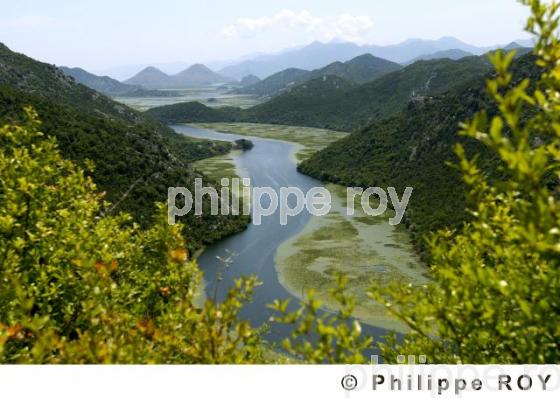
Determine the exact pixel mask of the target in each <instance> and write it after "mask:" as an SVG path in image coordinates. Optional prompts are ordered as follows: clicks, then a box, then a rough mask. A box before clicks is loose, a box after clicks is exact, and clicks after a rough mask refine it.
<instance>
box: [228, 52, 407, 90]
mask: <svg viewBox="0 0 560 398" xmlns="http://www.w3.org/2000/svg"><path fill="white" fill-rule="evenodd" d="M401 68H402V66H401V65H399V64H397V63H394V62H391V61H387V60H385V59H382V58H378V57H374V56H373V55H371V54H363V55H360V56H358V57H356V58H352V59H351V60H349V61H346V62H339V61H337V62H333V63H331V64H328V65H327V66H325V67H323V68H320V69H315V70H312V71H306V70H303V69H297V68H289V69H285V70H283V71H281V72H278V73H275V74H273V75H271V76H269V77H267V78H266V79H264V80H262V81H259V82H257V83H255V84H252V85H250V86H247V87H243V88H241V89H238V90H237V92H238V93H240V94H254V95H259V96H274V95H278V94H281V93H283V92H286V91H289V90H291V89H293V88H294V87H297V86H299V85H301V84H304V83H306V82H309V81H311V80H314V79H318V78H322V77H324V76H338V77H340V78H343V79H346V80H348V81H351V82H353V83H357V84H363V83H367V82H370V81H373V80H375V79H377V78H379V77H381V76H383V75H385V74H387V73H390V72H394V71H396V70H399V69H401Z"/></svg>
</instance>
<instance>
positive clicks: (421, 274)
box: [172, 123, 428, 342]
mask: <svg viewBox="0 0 560 398" xmlns="http://www.w3.org/2000/svg"><path fill="white" fill-rule="evenodd" d="M172 127H173V128H174V129H175V131H177V132H180V133H182V134H186V135H188V136H191V137H195V138H209V139H214V140H225V141H233V140H235V139H237V138H238V137H239V136H244V137H248V138H249V139H250V140H251V141H252V142H254V143H255V147H254V148H253V149H251V150H249V151H246V152H239V151H236V152H234V153H231V154H229V155H223V156H218V157H215V158H209V159H205V160H201V161H198V162H197V163H195V166H197V167H199V169H200V170H201V171H202V172H204V173H205V174H206V173H207V174H206V175H208V176H212V178H216V179H218V178H222V177H227V178H231V177H232V176H234V175H236V174H237V175H241V176H242V177H250V178H251V182H252V184H253V185H254V186H272V187H274V189H278V188H279V185H278V184H281V186H295V187H300V188H301V189H303V190H304V191H307V190H308V189H310V187H314V186H322V184H320V183H319V182H318V181H316V180H313V179H309V178H307V177H305V176H303V175H301V174H298V173H297V171H296V162H298V161H299V160H301V159H305V158H307V157H308V156H310V155H311V154H313V153H315V152H316V151H318V150H320V149H321V148H323V147H325V146H326V145H328V144H329V143H332V142H335V141H337V140H338V139H340V138H341V137H343V136H346V135H347V134H346V133H337V132H330V131H324V130H318V129H312V128H298V127H291V126H273V125H259V124H236V123H231V124H204V125H197V126H196V127H193V126H184V125H173V126H172ZM307 136H309V137H310V139H309V140H305V137H307ZM305 142H307V143H309V144H308V145H305V144H304V143H305ZM326 187H327V188H328V189H329V191H330V192H331V195H332V198H333V201H332V210H331V211H330V212H329V214H328V215H326V216H324V217H314V216H310V215H308V214H301V215H298V216H296V217H295V218H293V219H292V218H290V219H289V222H288V225H286V226H281V225H279V224H278V223H277V222H275V221H274V220H273V218H274V216H273V217H271V218H270V219H265V220H263V224H262V225H259V226H255V225H252V224H250V225H249V227H248V228H247V229H246V230H245V231H243V232H241V233H239V234H236V235H234V236H232V237H230V238H227V239H225V240H223V241H220V242H218V243H216V244H214V245H211V246H209V247H207V248H206V249H205V250H204V252H203V253H202V254H201V255H200V256H199V257H198V262H199V265H200V266H201V268H202V269H203V271H204V274H205V282H206V295H207V296H210V297H211V295H212V294H213V293H214V292H215V291H216V289H219V292H220V291H222V289H224V290H225V288H226V286H229V285H230V284H231V283H233V280H234V279H235V278H237V277H239V276H240V275H243V274H248V273H255V274H256V275H257V276H258V277H259V279H260V280H261V281H262V282H263V286H262V288H260V289H258V290H257V292H256V295H257V296H256V300H255V301H254V302H253V303H251V304H250V305H249V306H248V309H247V312H246V316H247V317H249V319H251V321H252V322H255V324H258V323H259V322H264V321H266V319H267V318H266V317H267V314H269V315H270V313H269V312H268V310H267V309H266V303H267V300H268V299H269V298H270V297H272V295H275V296H276V297H281V298H287V297H291V299H292V301H293V302H296V301H297V299H303V298H304V297H303V294H305V292H307V291H308V290H309V289H313V290H315V291H316V292H317V295H318V298H320V299H321V300H322V301H323V302H324V309H325V310H327V311H335V310H337V309H338V306H337V304H336V303H335V302H334V301H333V300H332V298H330V297H329V294H328V292H329V290H330V289H332V288H333V287H334V280H335V279H334V278H335V275H336V274H337V273H338V272H344V273H346V274H347V275H348V276H349V277H350V281H351V282H350V287H349V293H350V294H351V295H352V296H354V297H355V298H356V300H357V307H356V311H355V314H354V315H355V317H356V318H359V319H360V320H361V321H362V322H364V324H366V325H370V327H371V326H374V327H376V328H382V329H391V330H398V331H400V332H404V331H406V327H405V326H404V325H403V324H402V323H401V322H399V321H397V320H395V319H394V318H392V317H391V316H389V315H388V314H387V313H386V311H385V308H384V307H383V306H381V305H379V304H377V303H376V302H374V301H372V300H371V299H369V298H368V297H367V291H368V288H369V287H371V285H372V284H374V283H376V284H380V285H386V284H388V283H391V282H401V283H407V284H408V283H410V284H418V285H419V284H423V283H426V282H427V281H428V276H427V268H426V267H425V265H423V264H422V263H421V262H420V261H419V259H418V257H417V256H416V254H415V252H414V249H413V246H412V245H411V243H410V240H409V238H408V234H407V231H406V229H404V228H403V227H402V226H401V227H392V226H390V225H389V224H388V218H389V217H390V216H391V215H390V214H387V215H386V216H384V217H371V216H367V215H366V214H364V213H363V212H362V211H361V210H359V209H358V208H359V206H357V212H356V214H355V215H354V216H347V215H346V203H345V200H346V191H345V188H344V187H342V186H339V185H334V184H328V185H327V186H326ZM356 200H359V199H357V198H356ZM247 242H251V244H248V245H247ZM358 253H359V254H358ZM227 258H229V260H230V262H228V263H227V266H226V267H224V265H223V264H222V263H221V261H220V259H227ZM255 263H256V264H257V265H253V264H255ZM218 275H219V276H218ZM218 280H221V281H220V282H218ZM261 290H262V291H261ZM219 292H218V294H221V293H219ZM294 304H295V303H293V304H292V305H294ZM269 315H268V316H269ZM364 327H367V326H364ZM276 328H277V326H273V327H272V331H271V332H270V335H269V336H268V338H270V339H271V340H272V341H275V342H278V339H279V338H280V336H285V331H282V329H279V330H277V329H276ZM371 331H372V332H373V331H375V329H371Z"/></svg>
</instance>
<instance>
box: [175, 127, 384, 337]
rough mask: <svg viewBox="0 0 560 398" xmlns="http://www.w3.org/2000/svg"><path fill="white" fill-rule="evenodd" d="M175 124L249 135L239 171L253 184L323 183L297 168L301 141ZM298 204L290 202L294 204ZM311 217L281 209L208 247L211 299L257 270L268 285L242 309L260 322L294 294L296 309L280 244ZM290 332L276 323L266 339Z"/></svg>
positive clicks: (377, 331)
mask: <svg viewBox="0 0 560 398" xmlns="http://www.w3.org/2000/svg"><path fill="white" fill-rule="evenodd" d="M171 127H173V128H174V129H175V131H177V132H179V133H181V134H185V135H188V136H190V137H195V138H205V139H211V140H222V141H234V140H236V139H239V138H249V139H250V140H251V141H252V142H253V143H254V147H253V149H251V150H249V151H245V152H243V153H241V154H240V155H239V156H238V157H236V159H235V161H236V163H237V164H236V166H237V168H238V170H241V173H242V175H243V176H244V177H250V178H251V184H252V186H254V187H265V186H266V187H272V188H273V189H274V190H276V191H278V190H279V189H280V187H282V186H284V187H288V186H289V187H298V188H300V189H301V190H302V191H303V192H307V191H308V190H309V189H311V188H313V187H318V186H322V184H321V183H320V182H319V181H317V180H315V179H313V178H310V177H307V176H305V175H303V174H300V173H298V172H297V169H296V164H295V162H294V152H295V151H296V150H297V147H296V145H295V144H292V143H288V142H285V141H277V140H270V139H262V138H258V137H247V136H241V135H235V134H225V133H218V132H215V131H212V130H205V129H199V128H195V127H191V126H185V125H174V126H171ZM291 199H293V197H292V198H291ZM263 205H264V204H263ZM293 205H294V204H293V203H290V206H293ZM311 217H312V216H311V215H310V214H309V213H308V212H307V211H303V212H301V213H300V214H299V215H297V216H294V217H289V218H288V223H287V225H281V224H280V222H279V215H278V212H277V213H276V214H274V215H272V216H269V217H264V218H263V219H262V223H261V225H258V226H257V225H254V224H250V225H249V227H248V228H247V229H246V230H245V231H243V232H241V233H238V234H236V235H234V236H231V237H229V238H226V239H224V240H222V241H220V242H217V243H215V244H213V245H212V246H210V247H208V248H206V249H205V251H204V252H203V253H202V254H201V256H200V257H199V258H198V264H199V266H200V268H201V269H202V271H203V273H204V279H205V282H206V294H207V296H208V297H210V298H213V297H214V296H216V298H217V299H218V300H221V299H223V298H224V295H225V294H226V293H227V289H228V288H229V287H231V286H232V284H233V282H234V281H235V279H237V278H239V277H241V276H243V275H251V274H254V275H256V276H257V277H258V278H259V280H260V281H261V282H262V283H263V285H262V286H260V287H259V288H257V289H256V291H255V295H254V298H253V300H252V302H251V303H249V304H247V305H246V306H245V307H244V308H243V310H242V312H241V316H242V317H243V318H245V319H247V320H249V321H250V322H251V324H252V325H254V326H259V325H262V324H263V323H266V322H268V321H269V319H270V316H271V315H272V311H271V310H270V309H269V308H267V305H268V304H270V303H272V302H273V301H274V300H275V299H280V300H284V299H287V298H289V299H291V307H290V308H291V309H294V308H296V307H297V306H298V303H299V300H298V298H296V297H295V296H293V295H292V294H290V292H288V291H287V290H286V289H285V288H284V286H282V284H280V282H279V278H278V274H277V270H276V267H275V255H276V252H277V249H278V247H279V246H280V245H281V244H282V243H283V242H285V241H287V240H288V239H290V238H292V237H294V236H295V235H297V234H298V233H300V232H301V231H302V230H303V229H304V227H305V226H306V224H307V223H308V222H309V221H310V219H311ZM231 254H233V256H231ZM230 256H231V258H232V260H233V262H232V264H231V265H229V266H228V267H226V268H225V267H224V265H223V261H222V260H220V258H222V259H223V258H227V257H230ZM220 274H222V280H221V281H219V282H218V280H219V279H220V278H219V275H220ZM362 330H363V332H364V333H365V334H367V335H370V336H373V337H375V338H379V337H381V336H383V335H385V334H386V333H387V330H386V329H383V328H378V327H374V326H371V325H368V324H363V323H362ZM289 333H290V327H288V326H286V325H279V324H276V323H272V324H270V329H269V330H268V331H267V333H266V335H265V339H266V340H267V341H269V342H271V343H278V342H280V341H281V340H282V339H283V338H285V337H287V336H289Z"/></svg>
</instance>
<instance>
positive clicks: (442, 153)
mask: <svg viewBox="0 0 560 398" xmlns="http://www.w3.org/2000/svg"><path fill="white" fill-rule="evenodd" d="M514 71H515V76H517V79H520V78H521V77H527V76H534V75H536V71H535V68H534V66H533V60H532V58H531V57H530V56H526V57H523V58H521V59H519V60H517V61H516V62H515V65H514ZM484 86H485V84H484V79H483V78H476V79H474V80H471V81H470V82H465V83H464V84H463V85H462V86H461V87H458V88H457V89H455V90H453V91H450V92H447V93H445V94H442V95H440V96H436V97H434V98H430V99H426V100H424V101H422V102H412V103H410V105H409V106H408V108H407V109H406V110H405V111H404V112H402V113H400V114H398V115H395V116H393V117H391V118H389V119H387V120H383V121H379V122H377V123H375V124H373V125H371V126H370V127H368V128H366V129H364V130H361V131H358V132H355V133H353V134H351V135H349V136H348V137H345V138H343V139H342V140H340V141H337V142H335V143H333V144H331V145H330V146H328V147H327V148H325V149H323V150H322V151H319V152H317V153H316V154H314V155H313V156H311V157H310V158H309V159H308V160H306V161H304V162H302V163H301V164H300V166H299V170H300V171H301V172H303V173H305V174H308V175H310V176H313V177H316V178H318V179H321V180H324V181H332V182H337V183H340V184H344V185H348V186H363V187H370V186H380V187H388V186H393V187H395V188H396V189H397V192H403V191H404V189H405V187H407V186H410V187H413V189H414V192H413V195H412V199H411V201H410V203H409V206H408V208H407V211H406V215H405V224H407V226H408V227H409V228H410V230H411V232H412V234H413V238H414V240H415V242H416V243H417V244H418V247H419V249H420V250H422V249H423V242H422V240H421V237H422V236H425V234H426V233H427V232H429V231H435V230H437V229H440V228H441V227H444V226H451V227H453V226H457V225H458V224H459V223H461V222H462V221H464V220H465V219H466V218H467V214H466V212H465V210H464V209H465V208H466V203H465V188H464V186H463V183H462V180H461V178H460V175H459V172H458V171H457V170H455V169H454V168H451V167H448V166H446V165H445V162H448V161H452V162H454V161H455V159H456V157H455V155H454V153H453V147H454V145H455V144H456V143H457V142H461V143H463V145H465V147H466V149H467V151H468V152H469V153H470V154H471V155H472V154H477V155H478V156H480V161H481V164H482V166H483V167H484V168H485V170H486V171H487V172H488V173H490V174H491V175H494V176H495V177H498V176H499V174H498V173H497V172H496V170H495V169H496V168H495V167H494V166H493V157H491V156H490V155H489V154H488V152H487V151H486V150H485V148H483V147H482V146H480V145H478V144H477V143H475V142H474V141H473V140H470V139H464V138H461V137H459V136H458V135H457V130H458V125H459V123H460V122H462V121H464V120H466V119H467V118H469V117H472V115H473V114H474V112H475V111H477V110H479V109H487V110H488V111H489V112H490V113H492V112H495V109H494V107H493V106H492V105H491V103H490V101H489V100H488V99H487V96H486V93H485V88H484Z"/></svg>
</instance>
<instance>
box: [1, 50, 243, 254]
mask: <svg viewBox="0 0 560 398" xmlns="http://www.w3.org/2000/svg"><path fill="white" fill-rule="evenodd" d="M29 105H31V106H32V107H34V108H35V109H36V110H37V112H38V114H39V118H40V119H41V120H42V121H43V124H42V130H43V131H44V132H45V133H46V134H49V135H52V136H55V137H56V138H57V141H58V143H59V145H60V147H61V150H62V152H63V154H64V156H65V157H67V158H70V159H73V160H75V161H77V162H79V163H81V164H83V163H84V161H85V159H89V160H91V161H93V163H94V165H95V168H94V171H93V172H92V177H93V179H94V181H95V182H96V184H97V185H98V188H99V189H100V190H101V191H105V192H106V197H107V199H108V200H109V201H111V202H112V203H114V204H115V205H116V208H115V211H119V210H125V211H127V212H130V213H131V214H132V215H133V216H134V218H135V219H136V220H137V221H139V222H141V223H144V224H148V223H149V221H150V219H151V214H152V213H153V211H154V210H155V207H154V202H156V201H160V202H162V201H165V200H166V199H167V188H168V187H169V186H187V187H192V186H193V181H194V178H195V176H197V174H196V172H195V171H194V170H193V169H192V167H191V166H190V162H191V161H192V160H194V159H198V158H202V157H207V156H210V155H213V154H217V153H224V152H226V151H228V150H229V145H228V144H221V143H212V142H209V141H200V140H193V139H189V138H186V137H184V136H181V135H178V134H175V133H174V132H173V131H172V130H171V129H169V128H168V127H166V126H164V125H162V124H161V123H159V122H157V121H155V120H152V119H150V118H148V117H146V116H145V115H142V114H141V113H139V112H136V111H134V110H132V109H130V108H128V107H126V106H124V105H121V104H118V103H116V102H114V101H112V100H111V99H109V98H107V97H105V96H104V95H102V94H100V93H98V92H96V91H94V90H92V89H90V88H88V87H86V86H83V85H81V84H78V83H75V82H74V80H73V79H71V78H69V77H68V76H66V75H65V74H64V73H63V72H62V71H61V70H59V69H57V68H56V67H54V66H52V65H49V64H45V63H41V62H38V61H35V60H33V59H31V58H29V57H26V56H25V55H22V54H18V53H15V52H12V51H10V50H9V49H8V48H7V47H6V46H4V45H1V44H0V123H2V124H5V123H9V122H11V121H17V120H19V119H20V118H21V117H23V107H24V106H29ZM186 221H187V227H188V229H189V234H190V236H191V243H193V245H197V244H200V243H205V242H211V241H213V240H215V239H218V238H220V237H222V236H224V235H226V234H229V233H231V232H233V231H235V230H238V229H239V228H242V227H243V226H244V223H245V221H246V220H242V219H240V218H235V217H232V218H230V217H210V216H203V217H194V216H193V217H189V218H187V219H186Z"/></svg>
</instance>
